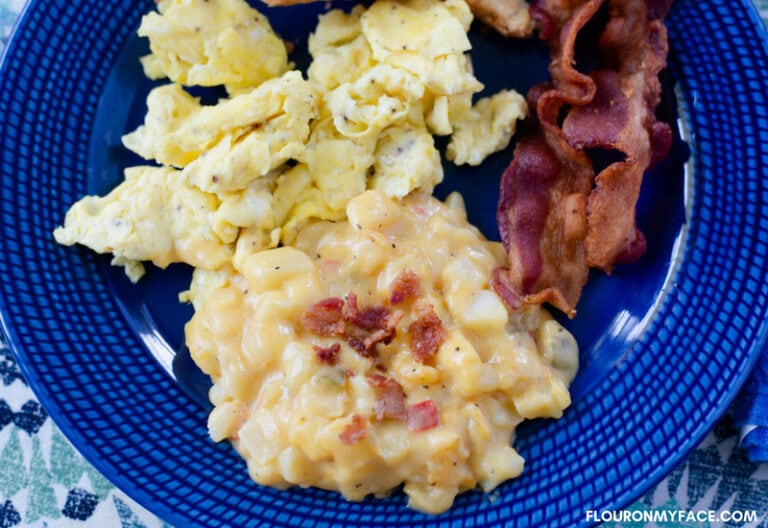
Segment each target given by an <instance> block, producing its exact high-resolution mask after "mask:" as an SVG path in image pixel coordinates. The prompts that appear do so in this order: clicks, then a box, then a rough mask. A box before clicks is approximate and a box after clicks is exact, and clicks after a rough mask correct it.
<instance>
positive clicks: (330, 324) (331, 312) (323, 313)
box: [301, 297, 344, 337]
mask: <svg viewBox="0 0 768 528" xmlns="http://www.w3.org/2000/svg"><path fill="white" fill-rule="evenodd" d="M343 308H344V300H343V299H339V298H338V297H330V298H328V299H323V300H322V301H320V302H317V303H315V304H313V305H312V306H310V307H309V308H308V309H307V311H306V312H304V315H302V316H301V324H303V325H304V327H305V328H307V329H308V330H310V331H311V332H314V333H316V334H318V335H321V336H326V337H332V336H338V335H343V334H344V313H343V311H342V309H343Z"/></svg>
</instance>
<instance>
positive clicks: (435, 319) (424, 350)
mask: <svg viewBox="0 0 768 528" xmlns="http://www.w3.org/2000/svg"><path fill="white" fill-rule="evenodd" d="M417 311H418V313H419V318H418V319H416V320H415V321H413V322H412V323H411V325H410V326H409V327H408V333H409V338H410V347H411V350H412V351H413V355H414V357H415V358H416V360H417V361H419V362H421V363H424V362H426V361H427V360H429V359H430V358H431V357H433V356H434V355H435V354H436V353H437V351H438V349H439V348H440V345H442V344H443V341H445V337H446V332H445V328H444V327H443V322H442V321H441V320H440V317H439V316H438V315H437V314H436V313H435V309H434V308H433V307H432V305H431V304H425V305H420V306H418V307H417Z"/></svg>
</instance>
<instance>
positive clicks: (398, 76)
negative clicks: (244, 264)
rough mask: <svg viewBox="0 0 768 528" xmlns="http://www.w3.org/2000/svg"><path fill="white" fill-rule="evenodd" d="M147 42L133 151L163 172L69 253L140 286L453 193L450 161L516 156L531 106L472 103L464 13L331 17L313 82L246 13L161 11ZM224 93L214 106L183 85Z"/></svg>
mask: <svg viewBox="0 0 768 528" xmlns="http://www.w3.org/2000/svg"><path fill="white" fill-rule="evenodd" d="M158 9H159V12H152V13H150V14H148V15H146V16H145V17H144V19H143V21H142V23H141V26H140V28H139V34H140V35H143V36H146V37H148V38H149V42H150V49H151V51H152V53H151V54H150V55H149V56H147V57H144V58H143V60H142V62H143V64H144V68H145V73H146V74H147V75H148V76H149V77H151V78H161V77H167V78H168V79H169V80H170V81H171V82H169V83H167V84H164V85H162V86H160V87H158V88H155V89H154V90H152V92H151V93H150V94H149V97H148V100H147V107H148V110H147V114H146V117H145V119H144V124H143V125H142V126H140V127H139V128H138V129H136V130H135V131H133V132H131V133H129V134H127V135H126V136H125V137H124V138H123V143H124V145H125V146H126V147H127V148H129V149H130V150H132V151H133V152H135V153H137V154H139V155H140V156H142V157H143V158H145V159H147V160H151V161H154V162H156V163H157V164H158V165H160V166H161V168H157V167H155V166H146V167H140V168H132V169H129V170H128V171H126V174H125V176H126V177H125V182H124V183H122V184H121V185H119V186H118V187H117V188H116V189H115V190H113V191H112V192H111V193H109V194H108V195H107V196H104V197H95V196H89V197H86V198H84V199H82V200H81V201H79V202H78V203H76V204H75V205H73V206H72V208H71V209H70V210H69V212H68V213H67V215H66V219H65V221H64V225H63V226H62V227H60V228H59V229H57V230H56V231H55V233H54V235H55V237H56V240H57V241H58V242H59V243H61V244H67V245H71V244H75V243H80V244H84V245H86V246H88V247H90V248H92V249H94V250H95V251H98V252H100V253H112V254H113V255H114V261H113V263H114V264H117V265H122V266H125V270H126V272H127V274H128V276H129V277H130V278H131V279H132V280H134V281H136V280H138V279H139V278H140V277H141V275H142V273H143V265H142V264H141V263H142V261H151V262H152V263H154V264H155V265H157V266H160V267H165V266H167V265H168V264H169V263H172V262H186V263H188V264H191V265H192V266H195V267H203V268H207V269H217V268H219V267H220V266H221V265H222V264H223V263H224V262H226V261H227V260H230V259H236V260H239V259H242V258H243V256H244V255H247V254H250V253H251V252H253V251H258V250H260V249H266V248H272V247H277V246H278V244H280V243H282V244H290V243H291V242H292V241H293V240H294V238H295V236H296V232H297V231H298V229H300V228H301V226H303V225H304V224H306V223H307V222H309V221H312V220H342V219H343V218H344V215H345V207H346V205H347V203H348V202H349V200H350V199H352V198H353V197H354V196H357V195H358V194H360V193H361V192H363V191H365V190H366V189H381V190H383V191H384V192H385V193H386V194H387V196H390V197H393V198H402V197H404V196H406V195H408V194H409V193H410V192H412V191H413V190H415V189H421V190H424V191H426V192H431V190H432V188H433V187H434V186H435V185H436V184H437V183H439V182H440V181H441V180H442V177H443V172H442V165H441V161H440V153H439V152H438V150H437V149H436V148H435V144H434V140H433V135H449V134H450V135H451V140H450V142H449V144H448V148H447V153H446V154H447V157H448V158H449V159H452V160H453V161H454V162H455V163H459V164H463V163H469V164H479V163H480V162H481V161H482V160H483V159H484V158H485V157H486V156H488V155H489V154H491V153H492V152H495V151H497V150H499V149H502V148H504V147H505V146H507V145H508V143H509V140H510V138H511V136H512V135H513V134H514V131H515V126H516V123H517V121H518V120H520V119H522V118H524V117H525V115H526V112H527V107H526V103H525V100H524V98H523V97H522V96H521V95H520V94H518V93H516V92H514V91H501V92H499V93H497V94H495V95H493V96H491V97H488V98H483V99H480V100H479V101H477V102H476V103H474V104H473V103H472V97H473V95H474V94H476V93H477V92H478V91H480V90H481V89H482V87H483V85H482V84H481V83H480V82H479V81H478V80H477V79H476V78H475V76H474V75H473V74H472V65H471V62H470V59H469V56H468V55H467V53H466V52H467V51H468V50H469V49H470V43H469V39H468V38H467V30H468V28H469V25H470V23H471V20H472V14H471V13H470V11H469V8H468V7H467V5H466V3H465V2H464V0H446V1H438V0H407V1H400V0H378V1H377V2H375V3H374V4H373V5H371V6H370V7H369V8H368V9H367V10H366V9H364V8H363V7H362V6H357V7H355V8H353V9H352V10H351V12H349V13H345V12H343V11H341V10H333V11H330V12H328V13H326V14H324V15H322V16H321V17H320V19H319V21H318V25H317V28H316V30H315V31H314V33H313V34H312V35H311V36H310V39H309V51H310V54H311V56H312V59H313V60H312V63H311V65H310V66H309V69H308V71H307V72H306V75H307V78H305V77H304V76H303V75H302V73H301V72H299V71H296V70H294V69H292V68H291V64H290V63H289V62H288V54H287V52H286V46H285V44H284V43H283V41H282V40H281V39H280V38H279V37H278V36H277V35H275V33H274V31H273V30H272V28H271V27H270V25H269V22H268V20H267V19H266V17H265V16H264V15H262V14H260V13H259V12H258V11H257V10H255V9H253V8H251V7H250V6H249V5H248V4H247V3H246V2H245V1H244V0H209V1H203V0H163V1H161V2H159V3H158ZM193 85H195V86H196V85H199V86H214V85H224V86H225V87H226V89H227V92H228V94H229V96H228V97H226V98H223V99H221V100H219V102H218V103H217V104H216V105H213V106H204V105H202V104H201V102H200V100H199V98H196V97H193V96H192V95H190V94H189V93H188V91H187V90H185V88H184V87H185V86H193Z"/></svg>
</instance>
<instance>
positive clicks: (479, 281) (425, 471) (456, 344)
mask: <svg viewBox="0 0 768 528" xmlns="http://www.w3.org/2000/svg"><path fill="white" fill-rule="evenodd" d="M347 218H348V219H347V220H346V221H343V222H318V223H314V224H311V225H309V226H307V227H305V228H304V229H302V230H301V231H300V232H299V234H298V236H297V239H296V243H295V244H294V247H281V248H277V249H273V250H266V251H261V252H258V253H254V254H252V255H250V256H249V257H247V258H246V259H244V260H243V263H242V266H241V267H240V269H237V270H236V269H229V270H226V271H219V272H205V271H201V272H200V273H199V274H197V273H196V276H195V280H194V283H193V288H192V298H193V300H194V302H195V315H194V317H193V318H192V320H191V321H190V323H189V324H188V325H187V327H186V333H187V343H188V345H189V347H190V350H191V352H192V356H193V358H194V359H195V361H196V362H197V363H198V365H200V366H201V367H202V368H203V370H205V371H206V373H208V374H209V375H210V376H211V377H212V378H213V380H214V387H213V389H212V391H211V400H212V402H213V403H214V405H215V409H214V411H213V412H212V414H211V416H210V420H209V424H208V425H209V430H210V434H211V436H212V437H213V438H214V439H216V440H223V439H231V440H232V441H233V443H234V445H235V446H236V448H237V450H238V451H239V452H240V454H241V455H242V456H243V457H244V458H245V459H246V460H247V462H248V468H249V471H250V474H251V476H252V477H253V479H254V480H255V481H256V482H258V483H260V484H264V485H269V486H276V487H288V486H293V485H299V486H318V487H321V488H326V489H331V490H338V491H340V492H341V493H342V494H343V495H344V496H345V497H346V498H347V499H349V500H361V499H363V498H364V497H365V496H367V495H369V494H373V495H376V496H383V495H386V494H388V493H389V492H390V491H391V490H392V489H393V488H395V487H397V486H398V485H399V484H401V483H403V484H404V488H403V489H404V491H405V493H406V494H407V495H408V497H409V505H410V506H411V507H413V508H416V509H419V510H422V511H425V512H431V513H438V512H442V511H444V510H446V509H448V508H449V507H450V506H451V504H452V503H453V500H454V498H455V496H456V495H457V494H458V493H460V492H462V491H464V490H468V489H471V488H474V487H476V486H478V485H479V486H480V487H481V488H482V489H483V490H485V491H490V490H492V489H493V488H494V487H496V486H497V485H498V484H499V483H501V482H503V481H504V480H507V479H509V478H512V477H515V476H517V475H519V474H520V472H521V471H522V469H523V460H522V459H521V457H520V456H519V455H518V454H517V453H516V452H515V450H514V449H513V448H512V447H511V440H512V439H513V436H514V430H515V427H516V426H517V425H518V424H519V423H520V422H521V421H522V420H523V419H524V418H535V417H559V416H560V415H561V413H562V410H563V409H564V408H565V407H566V406H568V404H569V403H570V399H569V395H568V391H567V384H568V383H569V382H570V380H571V379H572V377H573V376H574V374H575V371H576V366H577V347H576V343H575V341H574V340H573V338H572V337H571V336H570V334H568V333H567V332H566V331H565V330H564V329H563V328H562V327H561V326H560V325H559V324H558V323H556V322H555V321H554V320H553V319H552V318H551V317H550V316H549V315H548V314H547V313H546V312H545V311H544V310H542V309H541V308H535V309H532V310H531V311H529V312H526V313H523V314H517V315H515V316H513V317H512V318H510V317H509V316H508V315H507V311H506V309H505V308H504V306H503V305H502V303H501V301H500V300H499V298H498V297H497V296H496V294H495V293H494V292H493V291H492V290H491V288H490V286H489V284H488V277H489V276H490V274H491V271H492V270H493V269H494V268H496V267H498V266H500V265H502V264H503V263H504V262H505V254H504V251H503V248H502V247H501V245H500V244H498V243H493V242H489V241H487V240H486V239H484V238H483V237H482V235H481V234H480V233H479V231H478V230H477V229H476V228H474V227H473V226H471V225H470V224H469V223H467V221H466V215H465V212H464V207H463V203H462V201H461V198H460V197H459V196H458V195H452V196H451V197H449V199H448V200H447V202H446V203H441V202H439V201H438V200H436V199H435V198H432V197H431V196H428V195H426V194H424V193H417V194H415V195H410V196H408V197H407V198H405V199H404V200H402V201H397V200H393V199H391V198H388V197H387V196H386V195H385V194H384V193H383V192H380V191H367V192H365V193H363V194H361V195H359V196H358V197H356V198H354V199H353V200H352V201H351V202H350V203H349V205H348V207H347ZM404 270H408V271H409V272H412V273H413V274H415V275H416V276H417V277H418V284H419V293H418V295H411V296H407V298H405V299H404V300H403V301H402V302H398V303H397V304H396V305H393V304H392V293H393V285H394V284H396V281H397V277H398V276H399V275H400V274H401V273H403V272H404ZM350 293H353V294H354V295H355V296H357V299H358V305H359V307H361V308H362V307H371V306H379V307H385V308H387V309H388V310H389V311H390V312H392V313H394V312H397V313H398V317H399V318H397V323H396V327H395V335H394V337H393V338H392V339H391V341H389V342H388V343H385V342H380V343H378V344H377V345H376V347H375V354H373V355H371V356H370V357H366V355H363V354H361V353H360V352H358V350H356V349H355V348H354V347H353V346H350V345H349V344H348V343H347V342H345V340H344V339H343V337H339V336H323V335H318V334H317V333H316V332H313V331H312V330H311V329H310V328H307V325H306V324H305V323H303V317H305V315H306V313H307V310H308V308H309V307H310V306H312V305H314V304H315V303H318V302H321V301H323V300H324V299H329V298H336V299H346V300H347V302H349V295H350ZM425 306H431V308H432V310H433V311H434V313H435V314H436V315H437V316H438V317H439V320H440V323H441V325H442V327H443V329H444V331H445V335H444V338H443V339H442V341H441V342H440V343H439V347H438V348H437V350H436V352H435V354H434V355H433V356H432V357H429V358H427V359H426V360H419V358H418V357H417V355H416V354H415V353H414V344H413V336H412V335H411V334H412V331H411V329H412V326H411V325H412V324H413V323H414V321H416V320H417V319H418V318H419V315H420V314H421V313H423V311H424V307H425ZM336 343H338V345H339V347H338V357H337V358H336V361H335V362H334V363H333V364H331V363H330V362H328V361H323V360H322V359H321V358H320V354H319V352H318V351H319V350H328V349H330V348H332V347H333V346H334V344H336ZM376 376H383V377H384V378H389V379H393V380H395V381H396V382H397V384H399V386H400V387H402V392H403V394H404V404H405V405H406V406H407V408H408V411H409V413H410V412H411V410H412V409H414V410H419V409H421V410H424V409H425V408H433V409H436V410H437V421H436V423H432V424H430V423H427V424H426V426H427V427H426V428H425V429H423V430H418V429H419V426H422V427H423V426H424V425H425V424H424V423H420V424H417V425H416V426H414V424H413V423H411V418H410V414H409V417H408V419H407V420H405V419H392V418H388V417H386V416H385V417H381V416H379V415H377V405H379V403H378V402H379V401H380V399H381V396H380V394H379V393H378V392H377V389H376V384H375V383H372V382H371V380H372V379H375V377H376ZM372 377H373V378H372ZM425 402H431V403H425ZM414 412H416V411H414ZM350 427H351V428H352V430H353V431H354V432H356V433H357V435H356V436H354V437H353V438H352V439H351V440H352V441H350V438H349V437H348V436H345V435H348V433H349V432H350ZM414 429H416V430H414Z"/></svg>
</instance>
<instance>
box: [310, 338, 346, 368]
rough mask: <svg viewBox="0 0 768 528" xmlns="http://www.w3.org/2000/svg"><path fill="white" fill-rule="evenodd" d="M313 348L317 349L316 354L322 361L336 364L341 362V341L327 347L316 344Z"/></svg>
mask: <svg viewBox="0 0 768 528" xmlns="http://www.w3.org/2000/svg"><path fill="white" fill-rule="evenodd" d="M312 348H313V349H314V350H315V355H316V356H317V360H318V361H319V362H320V363H326V364H328V365H335V364H337V363H338V362H339V351H340V350H341V345H340V344H339V343H333V344H331V345H330V346H327V347H321V346H318V345H314V346H313V347H312Z"/></svg>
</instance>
